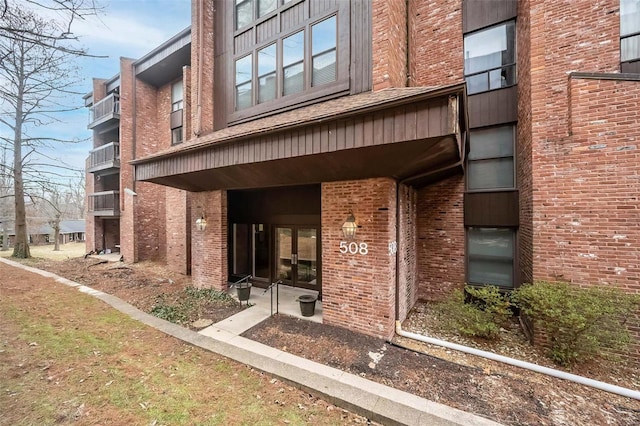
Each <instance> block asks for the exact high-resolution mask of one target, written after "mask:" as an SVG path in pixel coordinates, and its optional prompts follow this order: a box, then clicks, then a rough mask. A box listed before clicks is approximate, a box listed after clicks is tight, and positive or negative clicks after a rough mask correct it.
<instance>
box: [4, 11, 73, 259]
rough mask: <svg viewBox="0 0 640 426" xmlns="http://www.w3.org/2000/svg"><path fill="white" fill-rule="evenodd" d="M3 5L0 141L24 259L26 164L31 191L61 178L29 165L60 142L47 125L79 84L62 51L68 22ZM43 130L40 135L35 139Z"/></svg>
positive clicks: (18, 252)
mask: <svg viewBox="0 0 640 426" xmlns="http://www.w3.org/2000/svg"><path fill="white" fill-rule="evenodd" d="M54 3H56V4H59V5H61V4H69V5H74V4H76V3H83V2H82V1H80V0H69V1H68V2H67V1H63V0H58V1H55V2H54ZM4 4H5V10H4V14H3V17H2V32H3V34H5V33H7V34H10V35H12V36H10V37H0V59H1V60H0V82H1V83H2V84H0V124H2V125H4V126H6V127H8V128H9V129H10V131H11V134H12V137H6V138H0V142H3V141H4V142H5V143H6V144H7V146H8V149H9V150H12V151H13V165H12V167H11V168H10V170H9V173H10V175H11V177H12V178H13V184H14V185H13V196H14V202H15V225H14V230H15V235H16V240H15V245H14V251H13V256H14V257H18V258H27V257H29V256H30V250H29V241H28V235H27V227H26V212H25V196H26V195H27V194H28V192H25V182H29V181H25V165H26V166H28V167H31V171H32V172H33V173H32V174H31V181H30V182H31V184H33V185H36V186H41V185H42V184H43V183H45V182H47V181H48V179H47V176H51V175H58V176H63V175H62V174H60V173H59V172H56V171H53V167H52V166H51V164H48V165H47V166H48V167H45V166H44V165H43V164H40V163H38V161H37V160H36V161H32V160H33V158H34V157H38V158H42V157H46V154H45V153H44V152H43V151H39V149H40V148H42V147H45V146H47V145H49V146H51V145H52V144H55V143H58V142H64V141H62V140H59V139H55V138H52V137H50V136H49V135H47V134H46V125H48V124H51V123H52V122H54V121H56V120H59V114H61V113H65V112H69V111H71V110H74V109H77V108H79V107H75V108H74V107H68V106H66V105H65V102H66V100H67V99H69V98H70V95H77V94H78V93H75V92H74V91H73V87H74V85H76V84H77V83H78V81H79V79H78V78H74V76H76V68H75V65H74V63H75V61H74V60H73V59H74V57H75V55H77V54H78V53H77V52H78V51H77V50H74V49H68V48H66V47H65V42H66V41H67V40H69V38H70V36H69V35H68V33H69V31H70V30H69V27H66V26H65V25H66V24H67V22H63V23H62V24H61V23H59V22H57V21H55V20H51V19H44V18H42V17H40V16H38V15H37V14H36V13H35V12H33V11H32V10H29V9H26V8H17V7H15V8H13V7H11V5H9V4H7V2H6V1H5V3H4ZM80 52H81V51H80ZM43 128H44V129H45V130H44V132H45V133H44V136H39V135H37V132H38V131H39V130H41V129H43ZM23 152H24V153H23ZM34 154H36V155H34ZM55 167H56V168H60V167H61V166H60V165H58V166H55ZM62 169H65V167H64V166H62ZM66 169H69V168H66ZM66 171H68V170H66Z"/></svg>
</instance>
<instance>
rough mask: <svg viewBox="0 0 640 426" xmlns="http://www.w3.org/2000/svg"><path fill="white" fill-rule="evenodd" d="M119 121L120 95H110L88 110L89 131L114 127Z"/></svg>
mask: <svg viewBox="0 0 640 426" xmlns="http://www.w3.org/2000/svg"><path fill="white" fill-rule="evenodd" d="M119 120H120V95H118V94H116V93H111V94H110V95H108V96H107V97H106V98H104V99H102V100H100V101H99V102H98V103H96V104H94V105H93V106H92V107H90V108H89V125H88V126H87V127H88V128H89V129H95V128H97V127H99V126H100V127H106V124H111V125H115V124H116V123H118V121H119Z"/></svg>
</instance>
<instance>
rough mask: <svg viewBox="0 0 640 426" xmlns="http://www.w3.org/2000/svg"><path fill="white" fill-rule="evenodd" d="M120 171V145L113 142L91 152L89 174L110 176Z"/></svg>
mask: <svg viewBox="0 0 640 426" xmlns="http://www.w3.org/2000/svg"><path fill="white" fill-rule="evenodd" d="M119 171H120V143H119V142H111V143H108V144H106V145H102V146H99V147H98V148H95V149H92V150H91V151H89V162H88V166H87V172H89V173H95V174H97V175H109V174H113V173H118V172H119Z"/></svg>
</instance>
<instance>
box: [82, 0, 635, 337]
mask: <svg viewBox="0 0 640 426" xmlns="http://www.w3.org/2000/svg"><path fill="white" fill-rule="evenodd" d="M118 97H119V100H118V101H115V100H116V99H118ZM639 97H640V1H638V0H598V1H593V2H575V1H569V0H560V1H550V0H547V1H534V0H520V1H516V0H492V1H486V0H466V1H462V0H434V1H418V0H352V1H350V2H347V1H336V0H237V1H235V2H231V1H225V2H215V1H212V0H201V1H193V3H192V26H191V28H190V29H189V30H186V31H185V32H183V33H181V34H178V35H177V36H176V37H174V38H173V39H172V40H170V41H169V42H167V43H165V44H164V45H162V46H160V47H159V48H158V49H156V50H154V51H153V52H151V53H150V54H149V55H147V56H145V57H144V58H142V59H139V60H136V61H134V60H128V59H123V60H122V68H121V72H120V74H119V75H118V76H117V77H115V78H114V79H111V80H107V81H104V80H96V81H95V82H94V90H93V93H92V94H91V95H90V96H87V101H88V104H89V105H92V109H93V110H94V111H95V110H96V109H97V108H98V106H100V105H102V104H103V103H105V102H108V99H110V98H111V99H112V100H113V102H112V103H113V105H114V106H113V108H112V109H109V108H107V109H106V111H107V112H108V114H109V118H108V119H106V120H104V121H100V120H102V119H100V118H98V116H97V115H95V114H96V113H95V112H94V122H93V123H92V125H91V127H92V128H93V129H94V145H95V147H96V148H95V149H94V150H93V151H92V153H91V158H90V163H89V164H88V166H89V167H88V171H89V172H90V174H89V178H88V179H87V182H88V183H87V190H88V191H87V192H88V193H89V200H90V202H89V205H90V206H91V207H90V209H93V210H92V211H93V216H92V218H91V219H89V220H88V221H87V229H88V233H87V248H88V249H94V248H105V247H114V248H115V247H119V249H120V250H121V251H122V253H123V255H124V257H125V260H126V261H137V260H143V259H158V260H161V261H165V262H166V263H167V264H168V265H170V266H171V267H173V268H174V269H176V270H178V271H181V272H185V273H191V274H192V275H193V280H194V283H195V285H198V286H202V287H215V288H220V289H225V288H226V287H227V282H228V280H229V279H230V277H232V276H239V275H244V274H251V275H252V276H253V281H254V285H264V286H266V285H267V284H268V283H270V282H273V281H275V280H278V279H282V280H283V281H284V282H285V283H286V284H289V285H292V286H298V287H305V288H311V289H315V290H318V291H319V292H321V294H322V301H323V321H324V322H325V323H328V324H336V325H342V326H348V327H350V328H352V329H356V330H359V331H362V332H364V333H368V334H373V335H378V336H383V337H389V336H391V335H392V334H393V329H394V320H395V319H397V318H398V319H404V317H405V316H406V314H407V312H408V311H409V309H411V307H412V306H413V305H414V304H415V302H416V301H417V300H418V299H419V298H425V299H428V298H438V297H442V295H444V294H447V293H448V292H449V291H450V290H451V289H452V288H455V287H460V286H462V285H463V283H465V282H468V283H473V284H477V285H482V284H487V283H491V284H496V285H499V286H501V287H504V288H513V287H516V286H518V285H520V284H521V283H523V282H532V281H533V280H566V281H570V282H572V283H575V284H576V285H591V284H601V285H611V286H616V287H620V288H623V289H626V290H628V291H629V292H638V291H640V247H639V245H640V223H639V220H638V219H639V217H638V215H639V213H640V209H639V203H638V192H639V191H638V189H639V188H640V182H639V177H640V166H639V161H638V160H639V153H640V150H639V142H640V108H639V107H638V101H639V100H640V98H639ZM115 105H118V106H119V109H117V108H116V107H115ZM116 110H117V111H116ZM96 123H97V124H96ZM105 123H106V124H105ZM118 144H119V145H118ZM118 148H119V150H118ZM109 150H110V151H109ZM103 151H104V152H106V151H109V152H110V153H111V152H114V153H112V154H110V155H111V157H112V158H111V157H110V158H111V160H112V161H111V162H107V163H108V164H107V165H106V166H104V168H101V169H100V170H97V169H96V168H95V166H94V165H93V163H92V161H93V157H94V155H96V156H97V155H98V153H100V152H103ZM117 153H119V157H118V158H117V160H118V161H116V157H117ZM116 163H117V164H116ZM100 167H103V166H100ZM101 197H107V200H106V201H105V200H102V201H99V200H101ZM109 197H111V198H109ZM91 201H93V203H92V202H91ZM101 203H103V204H101ZM104 203H106V204H108V209H106V210H105V209H103V207H104V206H105V205H106V204H104ZM109 203H110V204H109ZM197 219H205V220H206V224H207V226H206V228H205V229H204V230H199V229H196V220H197ZM352 219H354V220H355V223H356V224H357V230H356V233H355V236H353V237H347V236H345V234H344V233H343V229H342V227H343V225H344V224H347V225H348V224H349V223H350V222H351V220H352Z"/></svg>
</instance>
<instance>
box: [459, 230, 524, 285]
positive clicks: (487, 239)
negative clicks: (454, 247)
mask: <svg viewBox="0 0 640 426" xmlns="http://www.w3.org/2000/svg"><path fill="white" fill-rule="evenodd" d="M515 247H516V231H515V229H511V228H482V227H470V228H467V275H468V277H467V281H468V283H469V284H476V285H496V286H499V287H504V288H512V287H513V286H514V257H515Z"/></svg>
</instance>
